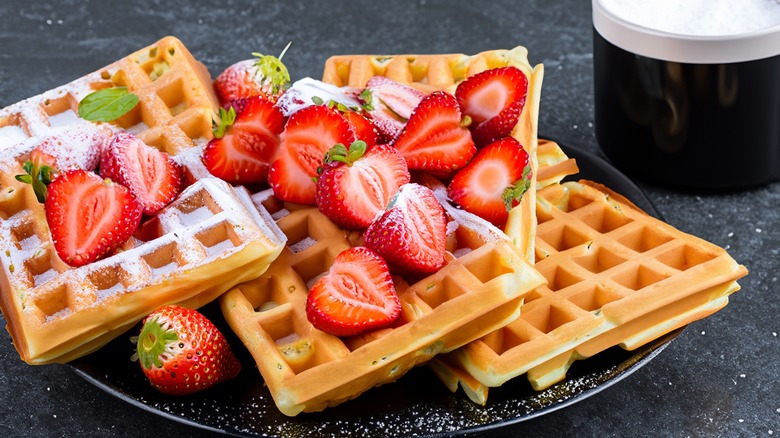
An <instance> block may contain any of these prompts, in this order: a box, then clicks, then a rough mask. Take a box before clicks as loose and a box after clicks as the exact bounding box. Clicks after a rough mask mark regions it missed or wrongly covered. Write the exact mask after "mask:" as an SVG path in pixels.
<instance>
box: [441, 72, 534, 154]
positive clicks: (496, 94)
mask: <svg viewBox="0 0 780 438" xmlns="http://www.w3.org/2000/svg"><path fill="white" fill-rule="evenodd" d="M527 93H528V78H527V77H526V76H525V74H524V73H523V72H522V70H520V69H518V68H517V67H512V66H509V67H501V68H494V69H491V70H485V71H483V72H481V73H477V74H475V75H473V76H471V77H469V78H467V79H466V80H465V81H463V82H461V83H460V84H458V87H457V89H456V90H455V97H456V98H457V99H458V104H459V105H460V106H461V108H462V109H463V113H464V114H466V115H467V116H469V117H471V120H472V122H473V123H472V125H471V132H472V134H473V137H474V143H476V144H477V146H478V147H482V146H485V145H487V144H489V143H492V142H493V141H495V140H498V139H500V138H503V137H506V136H508V135H509V134H511V133H512V130H513V129H514V127H515V125H517V121H518V120H519V119H520V113H522V112H523V106H524V105H525V98H526V95H527Z"/></svg>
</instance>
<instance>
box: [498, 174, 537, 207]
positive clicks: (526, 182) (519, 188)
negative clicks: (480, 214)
mask: <svg viewBox="0 0 780 438" xmlns="http://www.w3.org/2000/svg"><path fill="white" fill-rule="evenodd" d="M530 175H531V165H530V164H526V166H525V168H524V169H523V175H522V176H521V177H520V179H519V180H517V181H515V183H514V184H512V185H511V186H509V187H507V188H506V189H504V194H503V198H504V207H506V211H510V210H511V209H512V207H513V206H514V201H519V200H520V198H522V197H523V195H524V194H525V192H527V191H528V189H529V188H530V187H531V178H530Z"/></svg>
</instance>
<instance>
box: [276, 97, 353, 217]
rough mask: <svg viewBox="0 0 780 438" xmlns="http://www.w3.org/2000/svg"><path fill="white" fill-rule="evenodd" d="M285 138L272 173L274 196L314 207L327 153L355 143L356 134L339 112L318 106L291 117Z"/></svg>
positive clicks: (307, 108) (283, 135) (284, 132)
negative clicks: (335, 147) (337, 147)
mask: <svg viewBox="0 0 780 438" xmlns="http://www.w3.org/2000/svg"><path fill="white" fill-rule="evenodd" d="M281 139H282V141H281V144H280V145H279V148H278V150H277V153H276V155H275V156H274V159H273V162H272V163H271V168H270V169H269V171H268V182H269V183H270V184H271V188H272V189H273V191H274V195H275V196H276V197H277V198H279V199H280V200H282V201H287V202H295V203H299V204H314V192H315V182H314V179H315V178H316V177H317V168H319V167H320V165H322V159H323V157H324V156H325V152H327V151H328V150H329V149H330V148H331V147H333V146H334V145H336V144H338V143H341V144H351V143H352V142H353V141H354V140H355V133H354V132H353V131H352V128H351V127H350V125H349V122H347V120H346V119H345V118H344V117H343V116H342V115H341V113H339V112H338V111H337V110H335V109H331V108H328V107H326V106H322V105H316V106H309V107H306V108H303V109H301V110H299V111H298V112H296V113H295V114H293V115H292V116H290V119H289V120H287V124H286V125H285V128H284V131H283V132H282V135H281Z"/></svg>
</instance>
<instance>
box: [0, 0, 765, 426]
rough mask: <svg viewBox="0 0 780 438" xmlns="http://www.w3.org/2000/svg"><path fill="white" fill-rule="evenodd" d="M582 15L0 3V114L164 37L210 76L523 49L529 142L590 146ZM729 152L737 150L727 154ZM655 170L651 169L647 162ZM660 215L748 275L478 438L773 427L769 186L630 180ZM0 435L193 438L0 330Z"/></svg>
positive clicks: (439, 1) (554, 7)
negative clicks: (648, 357) (647, 340)
mask: <svg viewBox="0 0 780 438" xmlns="http://www.w3.org/2000/svg"><path fill="white" fill-rule="evenodd" d="M591 32H592V31H591V6H590V2H587V1H584V0H564V1H557V2H554V3H553V2H549V1H541V0H539V1H530V0H522V1H509V0H506V1H491V2H472V1H444V0H423V1H415V2H401V1H389V0H385V1H381V2H375V1H301V2H294V1H287V2H282V1H279V2H250V1H230V0H222V1H218V2H208V3H207V2H190V1H152V0H149V1H138V2H129V1H126V2H112V1H106V2H103V1H85V2H81V1H61V2H53V1H52V2H31V1H16V0H12V1H9V0H4V1H3V2H0V107H4V106H7V105H9V104H12V103H14V102H17V101H19V100H22V99H23V98H25V97H29V96H33V95H36V94H38V93H41V92H43V91H45V90H48V89H51V88H53V87H55V86H57V85H61V84H64V83H66V82H69V81H71V80H73V79H76V78H78V77H80V76H83V75H84V74H86V73H89V72H92V71H94V70H96V69H98V68H100V67H102V66H104V65H107V64H109V63H110V62H113V61H114V60H116V59H119V58H121V57H123V56H125V55H127V54H129V53H131V52H133V51H135V50H138V49H140V48H142V47H145V46H147V45H149V44H151V43H153V42H154V41H156V40H158V39H159V38H161V37H163V36H166V35H174V36H177V37H179V38H180V39H181V40H182V41H183V42H184V44H185V45H186V46H187V47H188V48H189V50H190V51H191V52H192V53H193V54H194V56H195V57H196V58H197V59H199V60H200V61H202V62H203V63H204V64H206V66H207V67H208V68H209V70H210V71H211V73H212V76H215V75H216V74H218V73H219V72H220V71H221V70H222V69H223V68H225V67H227V66H228V65H230V64H232V63H233V62H235V61H238V60H241V59H245V58H249V57H250V56H251V55H250V54H251V52H253V51H260V52H263V53H278V52H279V51H281V49H282V48H283V47H284V46H285V45H286V44H287V42H288V41H293V45H292V47H291V48H290V50H289V51H288V53H287V55H286V57H285V63H286V64H287V66H288V68H289V70H290V72H291V73H292V76H293V78H301V77H304V76H312V77H315V78H317V77H320V75H321V73H322V66H323V64H324V62H325V60H326V59H327V57H328V56H330V55H334V54H349V53H378V54H393V53H451V52H458V53H467V54H472V53H477V52H480V51H483V50H490V49H496V48H511V47H514V46H516V45H524V46H526V47H527V48H528V49H529V57H530V61H531V63H532V64H537V63H543V64H544V65H545V73H546V74H545V78H544V86H543V92H542V103H541V115H540V121H539V132H540V136H546V137H548V138H554V139H556V140H558V141H559V142H561V143H562V144H567V145H572V146H576V147H579V148H581V149H584V150H586V151H590V152H593V153H598V145H597V143H596V139H595V137H594V128H593V85H592V77H593V76H592V68H593V56H592V42H591V35H592V34H591ZM735 153H738V151H735ZM658 171H659V172H663V169H658ZM639 186H640V187H641V188H642V189H643V190H644V191H645V193H646V194H647V196H648V197H649V198H650V200H651V201H652V202H653V203H654V204H655V206H656V208H657V210H658V211H659V212H660V214H661V215H662V216H663V217H664V218H665V219H666V221H667V222H669V223H671V224H672V225H674V226H676V227H678V228H680V229H681V230H683V231H686V232H690V233H693V234H696V235H698V236H700V237H702V238H704V239H707V240H709V241H712V242H714V243H715V244H718V245H721V246H723V247H725V248H727V249H728V250H729V252H730V253H731V254H732V255H733V256H734V258H735V259H737V260H738V261H739V262H740V263H742V264H744V265H745V266H746V267H747V268H748V269H749V270H750V271H751V273H750V275H749V276H748V277H747V278H745V279H743V280H742V281H741V284H742V287H743V289H742V291H740V292H738V293H737V294H735V295H734V296H733V297H732V300H731V303H730V305H729V306H728V307H727V308H726V309H725V310H723V311H721V312H719V313H717V314H715V315H713V316H711V317H710V318H708V319H706V320H703V321H699V322H697V323H695V324H693V325H691V326H689V327H688V328H687V329H686V330H685V331H684V332H683V333H682V334H681V335H680V336H679V337H678V338H677V339H676V340H675V341H673V342H672V343H671V344H670V345H669V347H668V348H666V350H664V351H663V352H662V353H661V354H660V355H658V357H656V358H655V359H654V360H653V361H651V362H650V363H649V364H648V365H646V366H645V367H643V368H641V369H640V370H639V371H637V372H636V373H634V374H633V375H631V376H629V377H628V378H627V379H625V380H623V381H621V382H619V383H618V384H616V385H614V386H612V387H610V388H608V389H607V390H605V391H603V392H601V393H599V394H596V395H595V396H593V397H590V398H588V399H586V400H584V401H582V402H580V403H577V404H574V405H572V406H569V407H566V408H565V409H561V410H558V411H555V412H553V413H550V414H548V415H544V416H542V417H540V418H536V419H533V420H529V421H526V422H523V423H521V424H519V425H516V426H513V427H511V428H505V429H499V430H498V431H494V432H491V433H490V434H488V435H489V436H518V435H526V434H527V435H533V436H559V435H561V434H577V435H582V436H626V435H629V434H631V435H640V436H713V435H715V436H768V435H770V434H773V433H774V434H780V384H778V377H780V365H779V363H780V339H778V336H777V333H778V332H780V323H778V315H780V306H779V305H778V304H777V302H778V299H777V292H778V274H777V272H778V268H780V262H779V260H780V258H779V257H778V252H780V227H778V225H780V216H779V214H778V211H780V208H779V207H780V184H778V183H774V184H771V185H767V186H763V187H757V188H753V189H750V190H744V191H739V192H716V193H711V192H690V191H678V190H674V189H670V188H663V187H658V186H653V185H649V184H644V183H642V182H639ZM0 431H2V432H3V434H4V435H5V436H23V435H27V436H56V435H62V436H77V435H86V436H151V435H152V434H154V435H157V436H192V435H195V434H198V433H199V431H197V430H196V429H193V428H191V427H189V426H184V425H182V424H180V423H178V422H175V421H171V420H169V419H167V418H162V417H160V416H157V415H154V414H151V413H148V412H146V411H143V410H141V409H138V408H136V407H134V406H131V405H129V404H127V403H125V402H123V401H120V400H118V399H116V398H114V397H112V396H110V395H108V394H106V393H105V392H103V391H102V390H100V389H97V388H95V387H94V386H92V385H91V384H89V383H87V382H86V381H85V380H83V379H81V378H80V377H79V376H77V375H76V374H75V373H73V372H72V370H71V369H69V368H68V367H65V366H59V365H52V366H40V367H32V366H28V365H26V364H24V363H23V362H22V361H21V360H20V359H19V357H18V355H17V353H16V351H15V350H14V348H13V346H12V344H11V341H10V337H9V336H8V334H7V333H6V332H5V331H2V332H1V333H0Z"/></svg>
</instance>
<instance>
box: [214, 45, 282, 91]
mask: <svg viewBox="0 0 780 438" xmlns="http://www.w3.org/2000/svg"><path fill="white" fill-rule="evenodd" d="M288 47H290V45H289V44H288V45H287V47H285V49H284V51H282V54H281V55H279V57H278V58H276V57H275V56H270V55H261V54H259V53H253V55H255V56H256V58H255V59H245V60H243V61H239V62H237V63H235V64H233V65H231V66H229V67H228V68H226V69H225V70H224V71H222V73H220V74H219V76H217V78H216V79H214V91H216V93H217V98H218V99H219V102H220V104H221V105H223V106H227V105H229V104H230V103H231V102H232V101H234V100H236V99H244V98H247V97H253V96H262V97H265V98H267V99H269V100H271V101H274V102H275V101H276V100H277V98H278V97H279V96H280V95H281V94H282V93H283V92H284V88H285V87H286V86H287V84H288V83H289V82H290V74H289V73H288V71H287V67H285V66H284V64H283V63H282V57H283V56H284V53H285V52H286V51H287V48H288Z"/></svg>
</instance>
